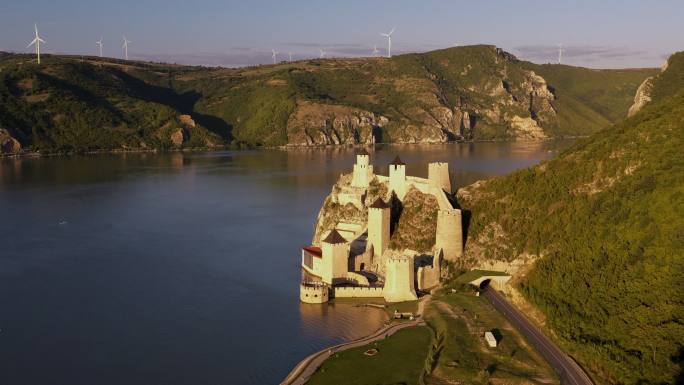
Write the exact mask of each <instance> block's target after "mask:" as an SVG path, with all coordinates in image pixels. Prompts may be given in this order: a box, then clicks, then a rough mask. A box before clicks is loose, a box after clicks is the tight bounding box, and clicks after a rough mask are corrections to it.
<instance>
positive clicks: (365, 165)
mask: <svg viewBox="0 0 684 385" xmlns="http://www.w3.org/2000/svg"><path fill="white" fill-rule="evenodd" d="M371 179H373V165H371V164H370V155H369V154H368V153H367V152H365V151H363V152H361V153H359V154H356V163H355V164H354V173H353V176H352V186H354V187H363V188H368V183H369V182H370V181H371Z"/></svg>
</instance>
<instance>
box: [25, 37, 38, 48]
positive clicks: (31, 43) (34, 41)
mask: <svg viewBox="0 0 684 385" xmlns="http://www.w3.org/2000/svg"><path fill="white" fill-rule="evenodd" d="M37 40H38V38H35V39H33V41H32V42H30V43H29V44H28V45H27V46H26V48H28V47H30V46H32V45H34V44H36V41H37Z"/></svg>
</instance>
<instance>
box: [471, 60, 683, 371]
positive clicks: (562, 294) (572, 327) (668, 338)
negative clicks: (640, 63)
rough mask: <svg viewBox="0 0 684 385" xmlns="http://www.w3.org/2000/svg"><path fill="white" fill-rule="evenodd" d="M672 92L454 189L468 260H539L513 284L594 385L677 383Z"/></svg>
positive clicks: (678, 283) (679, 242)
mask: <svg viewBox="0 0 684 385" xmlns="http://www.w3.org/2000/svg"><path fill="white" fill-rule="evenodd" d="M679 55H681V54H679ZM679 55H677V57H680V56H679ZM667 72H670V73H667ZM672 72H677V73H672ZM666 73H667V75H666V76H667V77H668V78H680V79H681V75H682V74H683V73H684V72H682V69H680V68H679V67H678V66H674V65H673V66H671V67H670V68H668V71H666ZM667 84H668V85H670V84H672V83H671V82H668V83H667ZM683 90H684V88H681V87H680V89H679V91H678V92H673V90H672V89H670V90H663V89H660V88H659V87H656V88H655V89H654V95H659V94H662V95H666V94H670V95H672V94H674V96H663V97H662V98H660V100H659V101H657V102H653V103H651V104H650V105H647V106H646V107H644V108H643V109H642V110H641V111H640V112H639V113H638V114H636V115H635V116H633V117H631V118H629V119H626V120H624V121H622V122H620V123H618V124H616V125H614V126H611V127H609V128H607V129H605V130H602V131H600V132H598V133H596V134H594V135H592V136H590V137H589V138H588V139H586V140H583V141H582V142H581V143H579V144H577V145H575V146H574V147H573V148H572V149H570V150H568V151H566V152H565V153H563V154H562V155H560V156H559V157H558V158H557V159H555V160H552V161H549V162H546V163H543V164H541V165H539V166H537V167H533V168H529V169H525V170H521V171H518V172H515V173H513V174H511V175H508V176H505V177H501V178H496V179H492V180H490V181H487V182H485V183H481V184H477V185H473V186H470V187H468V188H466V189H464V190H462V191H461V192H460V198H461V202H462V205H463V206H464V207H465V208H466V209H467V210H469V211H470V212H471V219H470V224H469V228H468V241H467V245H466V255H467V258H469V261H468V262H469V263H470V264H477V263H478V262H477V261H478V260H480V259H482V258H493V259H500V260H512V259H515V258H517V257H519V256H521V255H525V254H532V255H537V256H541V258H540V259H539V260H538V261H537V263H536V265H535V267H534V269H533V270H532V271H531V272H530V273H528V274H527V275H526V276H525V277H522V278H520V280H521V281H520V284H519V288H520V289H521V291H522V293H523V294H524V295H525V296H526V297H527V299H528V300H530V301H531V302H532V303H533V304H534V305H536V306H537V307H538V308H539V309H540V310H541V311H542V312H543V314H544V315H545V317H546V321H547V326H548V327H550V329H551V330H552V331H553V333H554V334H555V335H556V336H557V337H558V339H559V340H560V342H561V343H562V344H563V345H564V346H565V348H566V349H567V350H568V351H569V352H571V353H572V355H573V356H574V357H576V358H577V359H578V360H579V362H580V363H581V364H582V365H583V366H584V367H585V368H587V369H589V371H590V373H591V374H592V376H593V377H594V379H595V380H597V382H599V383H610V384H618V383H620V384H637V383H663V384H664V383H675V382H677V381H682V380H684V377H683V374H682V372H683V365H684V280H683V279H682V276H683V275H684V231H683V229H684V156H682V150H683V149H684V91H683Z"/></svg>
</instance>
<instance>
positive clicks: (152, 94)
mask: <svg viewBox="0 0 684 385" xmlns="http://www.w3.org/2000/svg"><path fill="white" fill-rule="evenodd" d="M115 72H116V75H117V76H119V77H120V78H121V79H122V80H123V81H124V82H125V83H126V85H127V86H128V87H130V90H131V91H132V94H133V96H135V97H137V98H139V99H142V100H145V101H147V102H153V103H158V104H163V105H165V106H168V107H171V108H173V109H175V110H176V111H178V112H180V113H182V114H186V115H191V116H192V118H193V120H195V121H196V122H197V123H198V124H199V125H201V126H203V127H205V128H206V129H207V130H209V131H210V132H212V133H214V134H216V135H218V136H220V137H221V138H222V139H224V140H227V141H228V140H231V139H232V129H233V126H232V125H230V124H228V123H227V122H226V121H225V120H223V119H221V118H219V117H217V116H213V115H207V114H201V113H198V112H195V111H194V109H195V104H196V103H197V102H198V101H199V100H200V99H202V94H201V93H199V92H197V91H188V92H184V93H181V94H179V93H177V92H176V91H175V90H173V89H172V88H168V87H162V86H157V85H154V84H150V83H147V82H145V81H143V80H141V79H138V78H136V77H135V76H131V75H129V74H128V73H126V72H124V71H122V70H118V69H117V70H115Z"/></svg>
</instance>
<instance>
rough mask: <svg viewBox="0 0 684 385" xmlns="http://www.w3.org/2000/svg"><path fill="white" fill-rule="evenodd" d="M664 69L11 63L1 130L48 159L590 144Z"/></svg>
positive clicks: (416, 58) (451, 55)
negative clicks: (101, 153) (151, 151)
mask: <svg viewBox="0 0 684 385" xmlns="http://www.w3.org/2000/svg"><path fill="white" fill-rule="evenodd" d="M656 73H657V70H655V69H635V70H591V69H586V68H578V67H570V66H558V65H536V64H533V63H529V62H525V61H521V60H518V59H517V58H515V57H514V56H513V55H510V54H508V53H506V52H504V51H502V50H500V49H498V48H496V47H493V46H487V45H476V46H466V47H455V48H449V49H443V50H438V51H432V52H427V53H419V54H406V55H399V56H395V57H393V58H391V59H387V58H358V59H316V60H304V61H297V62H293V63H281V64H276V65H268V66H257V67H249V68H238V69H225V68H206V67H192V66H180V65H168V64H158V63H145V62H136V61H122V60H115V59H100V58H95V57H85V58H81V57H70V56H50V55H46V56H45V57H44V60H43V64H42V65H41V66H38V65H37V64H36V63H35V61H34V60H33V58H32V56H30V55H15V54H8V55H0V80H1V81H0V101H1V102H2V103H0V128H2V129H4V130H6V131H5V132H4V134H5V136H11V137H12V138H14V139H15V140H16V141H17V142H18V143H20V145H21V146H23V147H24V148H30V149H34V150H43V151H83V150H96V149H105V150H115V149H145V148H155V149H159V148H161V149H165V148H181V147H183V148H184V147H212V146H217V145H225V144H228V143H234V144H247V145H256V146H282V145H291V146H304V145H324V144H369V143H374V142H393V143H435V142H448V141H455V140H511V139H520V138H526V139H541V138H548V137H559V136H576V135H585V134H588V133H592V132H595V131H597V130H598V129H600V128H602V127H604V126H606V125H608V124H610V123H613V122H615V121H617V120H619V119H620V118H622V117H623V116H625V115H626V114H627V110H628V108H629V106H630V105H631V104H632V98H633V95H634V93H635V91H636V89H637V87H638V86H639V85H640V84H641V83H642V82H643V81H644V79H646V78H648V77H650V76H653V75H655V74H656Z"/></svg>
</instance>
